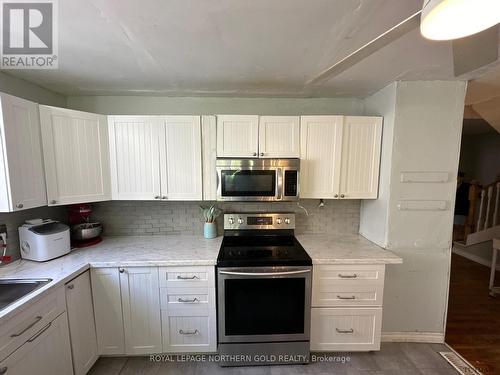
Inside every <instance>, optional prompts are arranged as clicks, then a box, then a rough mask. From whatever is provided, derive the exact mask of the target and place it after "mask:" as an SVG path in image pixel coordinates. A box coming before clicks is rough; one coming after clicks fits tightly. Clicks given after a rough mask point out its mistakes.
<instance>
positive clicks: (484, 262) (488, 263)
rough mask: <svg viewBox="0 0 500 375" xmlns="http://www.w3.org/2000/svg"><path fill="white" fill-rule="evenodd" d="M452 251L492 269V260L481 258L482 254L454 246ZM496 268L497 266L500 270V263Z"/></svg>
mask: <svg viewBox="0 0 500 375" xmlns="http://www.w3.org/2000/svg"><path fill="white" fill-rule="evenodd" d="M452 252H453V254H457V255H460V256H461V257H464V258H466V259H469V260H472V261H473V262H476V263H479V264H481V265H483V266H486V267H488V268H490V269H491V261H489V260H486V259H484V258H481V257H480V256H477V255H474V254H471V253H469V252H468V251H466V250H463V249H457V248H456V247H453V250H452ZM496 268H497V271H500V264H497V267H496Z"/></svg>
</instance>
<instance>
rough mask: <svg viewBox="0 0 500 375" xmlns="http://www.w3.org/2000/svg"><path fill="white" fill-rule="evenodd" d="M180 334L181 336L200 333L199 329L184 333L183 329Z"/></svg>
mask: <svg viewBox="0 0 500 375" xmlns="http://www.w3.org/2000/svg"><path fill="white" fill-rule="evenodd" d="M179 333H180V334H181V335H197V334H198V333H200V332H199V331H198V330H197V329H195V330H194V331H183V330H182V329H180V330H179Z"/></svg>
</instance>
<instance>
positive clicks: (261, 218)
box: [224, 212, 295, 229]
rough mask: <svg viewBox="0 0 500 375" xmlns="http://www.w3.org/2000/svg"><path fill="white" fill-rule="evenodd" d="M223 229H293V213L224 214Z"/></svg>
mask: <svg viewBox="0 0 500 375" xmlns="http://www.w3.org/2000/svg"><path fill="white" fill-rule="evenodd" d="M224 229H295V214H294V213H290V212H281V213H241V214H238V213H234V214H224Z"/></svg>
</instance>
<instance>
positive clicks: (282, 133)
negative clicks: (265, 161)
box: [259, 116, 300, 158]
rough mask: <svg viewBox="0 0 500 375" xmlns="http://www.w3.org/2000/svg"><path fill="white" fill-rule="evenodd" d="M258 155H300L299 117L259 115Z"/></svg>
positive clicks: (278, 156) (291, 156) (273, 156)
mask: <svg viewBox="0 0 500 375" xmlns="http://www.w3.org/2000/svg"><path fill="white" fill-rule="evenodd" d="M259 157H261V158H298V157H300V117H299V116H261V117H260V118H259Z"/></svg>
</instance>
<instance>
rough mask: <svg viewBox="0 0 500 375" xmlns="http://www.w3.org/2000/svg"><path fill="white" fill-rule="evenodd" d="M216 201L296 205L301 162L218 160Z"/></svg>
mask: <svg viewBox="0 0 500 375" xmlns="http://www.w3.org/2000/svg"><path fill="white" fill-rule="evenodd" d="M216 169H217V200H218V201H278V202H280V201H296V200H298V199H299V176H300V159H229V158H217V162H216Z"/></svg>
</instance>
